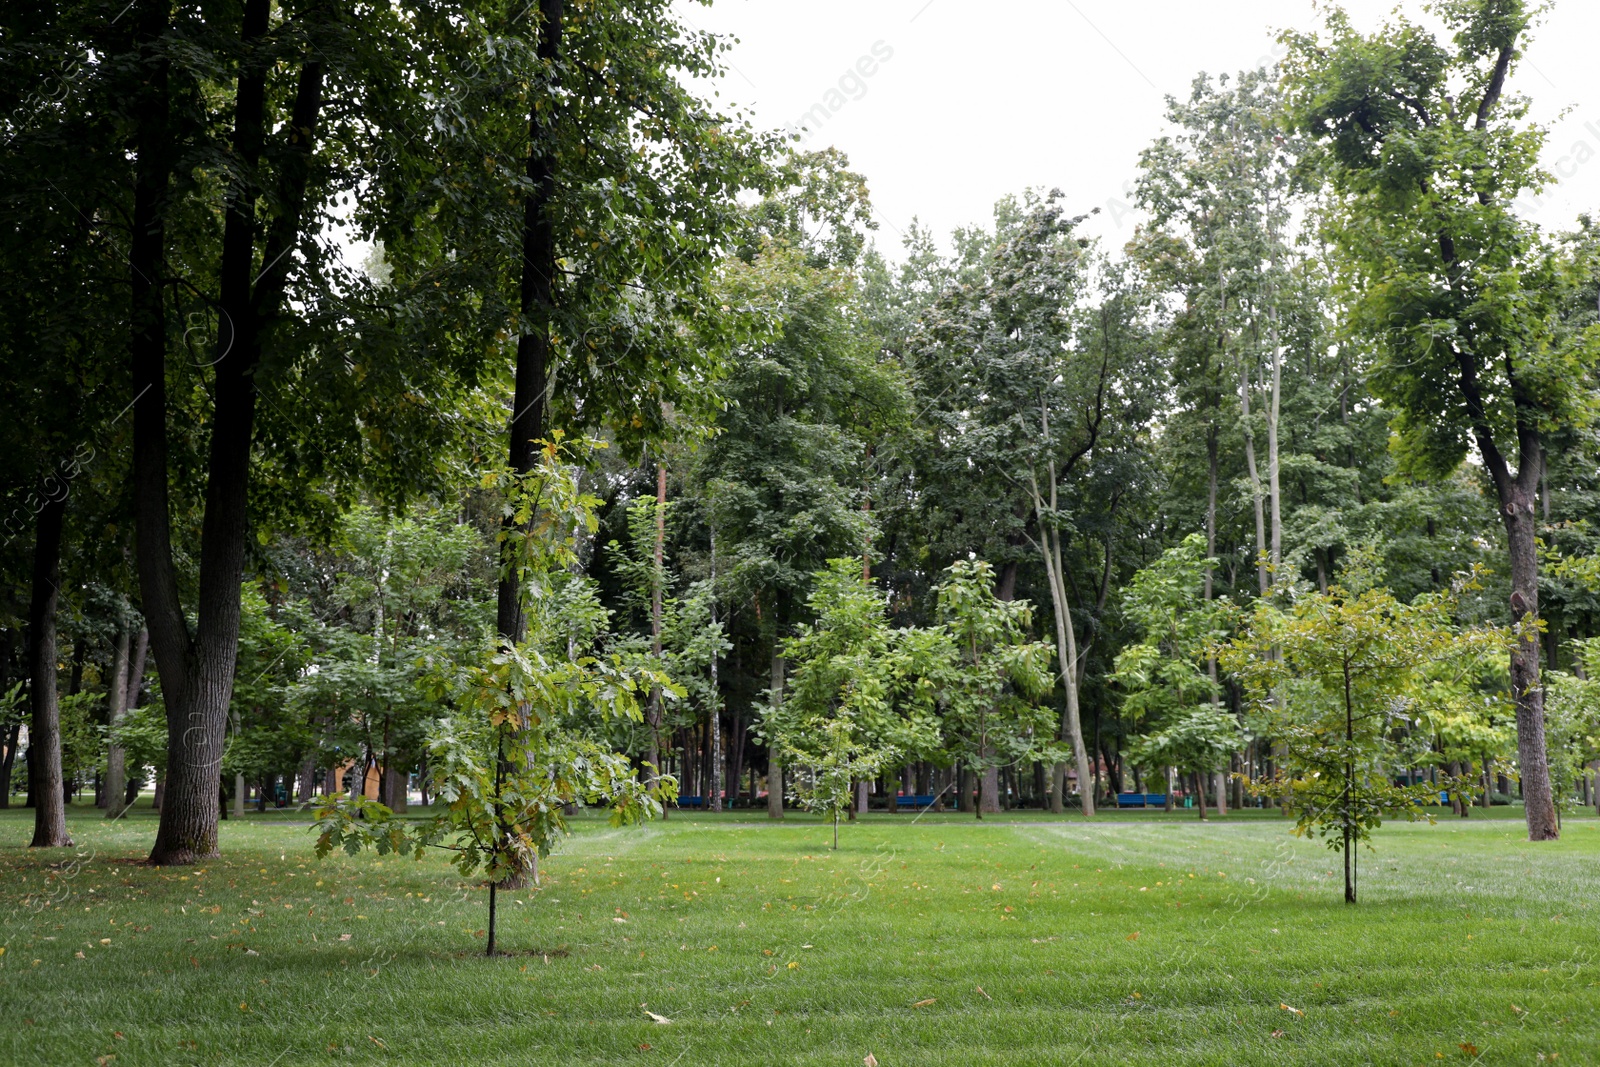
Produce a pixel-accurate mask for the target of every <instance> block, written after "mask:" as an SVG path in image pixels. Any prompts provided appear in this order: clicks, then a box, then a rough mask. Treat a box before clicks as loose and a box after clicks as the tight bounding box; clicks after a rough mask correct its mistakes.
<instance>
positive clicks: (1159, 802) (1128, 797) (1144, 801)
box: [1117, 793, 1167, 808]
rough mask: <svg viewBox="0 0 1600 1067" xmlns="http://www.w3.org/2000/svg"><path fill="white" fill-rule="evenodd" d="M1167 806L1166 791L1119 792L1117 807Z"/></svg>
mask: <svg viewBox="0 0 1600 1067" xmlns="http://www.w3.org/2000/svg"><path fill="white" fill-rule="evenodd" d="M1166 806H1167V794H1165V793H1118V794H1117V807H1119V808H1164V807H1166Z"/></svg>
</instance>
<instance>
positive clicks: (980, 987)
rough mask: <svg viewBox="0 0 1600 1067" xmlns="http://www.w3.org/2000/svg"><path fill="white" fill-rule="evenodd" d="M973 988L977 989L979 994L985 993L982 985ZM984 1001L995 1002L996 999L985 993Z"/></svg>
mask: <svg viewBox="0 0 1600 1067" xmlns="http://www.w3.org/2000/svg"><path fill="white" fill-rule="evenodd" d="M973 988H975V989H977V991H978V992H980V993H983V986H981V985H980V986H974V987H973ZM983 999H984V1000H993V999H994V998H993V997H991V996H990V995H989V994H987V993H983Z"/></svg>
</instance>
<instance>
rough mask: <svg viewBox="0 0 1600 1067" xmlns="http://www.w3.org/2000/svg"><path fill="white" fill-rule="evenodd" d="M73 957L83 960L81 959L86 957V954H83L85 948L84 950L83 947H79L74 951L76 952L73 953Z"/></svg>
mask: <svg viewBox="0 0 1600 1067" xmlns="http://www.w3.org/2000/svg"><path fill="white" fill-rule="evenodd" d="M72 958H73V959H75V960H81V959H83V958H84V955H83V950H82V949H79V950H78V951H76V952H74V953H73V954H72Z"/></svg>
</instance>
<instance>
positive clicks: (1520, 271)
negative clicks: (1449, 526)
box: [1288, 0, 1600, 841]
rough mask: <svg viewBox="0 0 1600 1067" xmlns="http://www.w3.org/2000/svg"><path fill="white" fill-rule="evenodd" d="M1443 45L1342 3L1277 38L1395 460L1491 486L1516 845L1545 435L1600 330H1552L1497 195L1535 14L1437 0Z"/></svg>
mask: <svg viewBox="0 0 1600 1067" xmlns="http://www.w3.org/2000/svg"><path fill="white" fill-rule="evenodd" d="M1436 11H1437V13H1438V14H1439V15H1440V16H1441V17H1442V19H1443V20H1444V22H1445V24H1446V26H1447V28H1448V29H1449V30H1450V31H1451V37H1450V39H1449V40H1447V41H1440V40H1439V39H1438V38H1437V37H1436V36H1435V35H1434V33H1432V32H1431V31H1429V30H1428V29H1426V28H1423V27H1421V26H1418V25H1416V24H1414V23H1412V22H1410V21H1408V20H1406V19H1404V18H1403V17H1397V18H1395V20H1394V21H1392V22H1390V23H1388V24H1386V25H1385V26H1384V27H1383V28H1382V29H1380V30H1379V31H1377V32H1375V33H1372V34H1362V33H1360V32H1358V31H1357V30H1356V29H1355V28H1354V27H1353V26H1352V25H1351V23H1350V20H1349V18H1348V16H1346V15H1345V14H1344V13H1343V12H1342V11H1341V10H1338V9H1334V10H1332V11H1331V12H1330V13H1329V14H1328V15H1327V18H1326V38H1323V37H1320V36H1317V35H1312V34H1304V35H1302V34H1291V35H1289V37H1288V41H1289V43H1290V44H1291V46H1292V49H1291V53H1290V58H1289V60H1288V86H1289V95H1290V101H1291V106H1292V109H1293V112H1294V115H1295V118H1296V121H1297V123H1298V124H1299V126H1300V128H1301V129H1303V130H1304V131H1305V132H1306V133H1307V134H1308V135H1309V136H1310V137H1311V138H1313V139H1314V142H1315V145H1316V148H1317V151H1316V153H1315V156H1314V158H1313V163H1314V165H1315V166H1316V167H1317V171H1318V173H1319V174H1321V175H1322V176H1323V177H1324V178H1325V179H1326V180H1327V181H1328V183H1329V184H1330V186H1331V188H1332V190H1333V192H1334V194H1335V195H1334V201H1333V204H1332V205H1331V211H1330V216H1329V223H1328V226H1327V233H1328V235H1329V238H1330V240H1331V241H1332V243H1333V245H1334V247H1335V248H1336V249H1337V250H1338V252H1339V254H1340V257H1339V265H1340V267H1341V269H1342V273H1343V280H1344V284H1345V292H1346V295H1347V298H1348V301H1349V306H1350V313H1351V316H1352V319H1351V328H1352V330H1353V332H1356V333H1359V334H1360V335H1361V336H1363V337H1364V338H1365V339H1366V340H1367V341H1368V342H1369V343H1370V344H1371V346H1372V351H1373V353H1374V358H1373V364H1372V366H1371V367H1370V369H1369V372H1368V373H1369V378H1370V381H1371V382H1372V386H1373V388H1374V390H1375V391H1376V392H1377V394H1378V395H1379V396H1380V397H1381V398H1382V399H1383V400H1384V402H1385V403H1387V404H1389V405H1390V406H1391V408H1392V409H1393V411H1394V413H1395V430H1396V431H1397V434H1398V448H1399V454H1400V459H1401V463H1402V466H1403V468H1404V469H1405V470H1406V471H1407V472H1408V473H1412V474H1416V475H1419V476H1430V475H1431V476H1434V477H1438V476H1442V475H1445V474H1448V473H1449V472H1450V471H1452V470H1454V469H1455V468H1456V467H1457V466H1458V465H1459V464H1460V463H1461V462H1462V459H1463V458H1464V456H1465V454H1466V452H1467V449H1468V447H1469V445H1470V446H1473V447H1475V448H1476V451H1477V454H1478V456H1479V458H1480V459H1481V460H1482V463H1483V469H1484V470H1485V472H1486V473H1487V475H1488V477H1489V479H1490V481H1491V482H1492V483H1493V487H1494V492H1495V495H1496V498H1497V499H1498V501H1499V505H1500V514H1501V523H1502V525H1503V527H1504V531H1505V538H1506V546H1507V552H1508V556H1509V562H1510V569H1511V594H1510V609H1511V616H1512V619H1513V620H1514V622H1515V623H1516V624H1517V626H1518V634H1519V641H1518V643H1517V644H1516V646H1515V647H1514V648H1513V650H1512V652H1511V688H1512V693H1513V695H1514V697H1515V699H1516V708H1517V749H1518V758H1519V767H1520V772H1521V776H1522V793H1523V799H1524V801H1525V804H1526V815H1527V825H1528V836H1529V839H1530V840H1534V841H1544V840H1553V839H1555V838H1556V837H1558V836H1559V834H1560V829H1559V826H1558V824H1557V820H1556V812H1555V807H1554V804H1553V800H1552V796H1551V791H1550V777H1549V772H1548V768H1547V755H1546V751H1545V740H1544V712H1543V701H1544V692H1543V689H1542V687H1541V686H1540V682H1539V673H1540V666H1539V655H1540V647H1539V635H1538V623H1539V589H1538V581H1539V561H1538V553H1537V540H1538V531H1537V528H1538V522H1539V516H1538V507H1537V504H1538V498H1539V490H1540V485H1541V481H1542V475H1543V469H1544V443H1545V439H1546V437H1547V435H1548V434H1549V433H1550V431H1551V430H1552V429H1555V428H1557V427H1561V426H1565V425H1572V424H1574V423H1576V422H1581V421H1583V420H1584V419H1585V418H1586V417H1587V412H1588V410H1589V409H1590V408H1591V407H1592V393H1591V389H1590V387H1589V384H1588V383H1589V382H1590V380H1591V379H1590V373H1591V371H1592V368H1593V367H1594V365H1595V363H1596V360H1597V359H1600V335H1597V334H1596V332H1595V331H1593V330H1589V331H1585V332H1584V333H1581V334H1578V335H1572V334H1558V333H1557V331H1556V330H1555V329H1554V327H1555V322H1556V317H1557V314H1558V311H1559V309H1560V305H1561V296H1560V294H1561V293H1562V291H1563V289H1564V288H1565V286H1566V284H1567V280H1568V278H1569V277H1570V274H1569V272H1567V271H1566V270H1564V269H1563V262H1562V260H1561V258H1560V257H1559V256H1558V255H1557V254H1556V253H1555V252H1553V251H1552V250H1551V249H1550V248H1549V247H1548V246H1547V244H1546V242H1545V241H1544V240H1543V238H1542V236H1541V235H1540V233H1539V232H1538V230H1537V229H1536V228H1535V227H1533V226H1532V225H1531V224H1529V223H1527V222H1524V221H1523V220H1521V219H1520V218H1518V217H1517V215H1516V214H1515V211H1514V209H1513V206H1512V205H1513V202H1514V201H1515V200H1516V199H1517V197H1518V196H1519V195H1521V194H1522V193H1523V192H1524V191H1526V190H1537V189H1538V188H1539V186H1540V185H1541V184H1542V183H1543V181H1544V180H1545V178H1544V176H1543V174H1542V173H1541V172H1540V171H1539V170H1538V167H1537V163H1536V160H1537V158H1538V148H1539V146H1540V144H1541V143H1542V141H1543V138H1544V132H1543V130H1542V129H1541V128H1539V127H1537V126H1534V125H1532V124H1529V123H1528V122H1527V121H1526V116H1527V111H1528V103H1527V101H1526V100H1524V99H1521V98H1518V97H1514V96H1513V97H1507V96H1506V82H1507V79H1508V77H1509V76H1510V74H1511V72H1512V70H1513V68H1514V67H1515V65H1516V62H1517V60H1518V58H1519V56H1520V55H1521V47H1522V42H1523V41H1524V39H1525V37H1526V34H1527V31H1528V29H1529V26H1530V24H1531V22H1532V21H1533V18H1534V16H1535V14H1536V11H1535V9H1534V8H1533V7H1532V6H1530V5H1528V4H1525V3H1523V2H1522V0H1445V2H1443V3H1440V4H1438V5H1437V7H1436Z"/></svg>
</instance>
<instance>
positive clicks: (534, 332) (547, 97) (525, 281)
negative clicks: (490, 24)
mask: <svg viewBox="0 0 1600 1067" xmlns="http://www.w3.org/2000/svg"><path fill="white" fill-rule="evenodd" d="M530 6H531V5H530ZM563 7H564V5H563V0H539V4H538V8H539V23H540V24H539V25H538V26H537V27H535V30H536V34H535V35H536V36H537V38H538V41H539V44H538V56H539V58H540V59H541V60H542V61H544V62H545V63H546V64H547V65H548V66H547V69H552V70H553V69H554V64H555V60H556V59H557V58H558V56H559V55H560V50H561V35H562V17H563V13H564V12H563ZM545 88H546V89H547V90H549V92H535V93H534V94H533V100H534V106H532V107H530V108H529V109H528V146H529V147H528V169H527V178H528V186H527V193H526V195H525V196H524V197H523V201H522V273H521V279H520V284H519V287H518V310H519V311H520V312H521V321H520V322H519V323H518V334H517V365H516V373H515V385H514V386H513V393H512V401H511V419H510V425H509V429H508V436H509V438H510V442H509V445H510V447H509V456H508V466H510V468H511V470H512V471H514V472H515V473H517V474H518V475H525V474H527V473H528V472H529V471H531V470H533V468H534V466H535V464H536V461H537V458H538V442H539V441H540V440H542V439H543V438H544V437H545V436H546V429H545V416H546V413H547V411H548V408H549V403H550V395H549V394H550V389H551V385H552V383H553V380H554V376H553V371H554V367H552V366H551V350H550V329H551V317H552V315H553V313H554V309H555V297H554V279H555V274H556V242H555V223H554V220H553V219H552V217H551V214H550V212H551V204H552V202H553V201H554V199H555V194H556V170H555V164H556V159H555V151H554V145H553V134H552V132H551V130H550V126H549V123H550V115H549V112H548V108H545V109H544V110H541V107H540V105H548V104H549V103H550V101H551V100H552V99H553V98H554V90H555V89H556V86H554V85H547V86H545ZM505 525H506V528H507V532H512V531H513V529H514V526H515V519H513V518H510V517H508V518H507V519H505ZM514 550H515V546H514V545H513V544H512V543H511V542H510V541H507V542H506V547H505V549H504V550H503V554H502V556H501V560H500V566H501V574H500V582H499V585H498V587H497V593H496V595H497V601H498V603H497V609H496V613H495V629H496V632H497V633H498V634H499V635H500V636H501V637H502V638H503V639H505V640H507V641H510V642H512V643H518V642H520V641H521V640H522V636H523V629H524V625H525V620H524V618H523V608H522V583H521V581H520V578H519V575H518V573H517V568H516V561H515V560H514V559H513V558H512V557H511V553H512V552H513V551H514ZM652 762H657V765H658V766H659V762H658V761H652Z"/></svg>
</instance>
